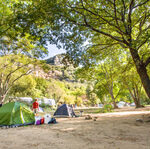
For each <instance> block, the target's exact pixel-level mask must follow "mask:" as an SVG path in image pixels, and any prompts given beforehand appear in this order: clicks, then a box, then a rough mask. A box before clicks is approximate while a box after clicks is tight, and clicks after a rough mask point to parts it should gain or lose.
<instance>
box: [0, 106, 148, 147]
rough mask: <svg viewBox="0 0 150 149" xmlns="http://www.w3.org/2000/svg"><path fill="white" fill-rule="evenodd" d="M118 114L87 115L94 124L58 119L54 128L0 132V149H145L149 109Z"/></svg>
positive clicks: (29, 127)
mask: <svg viewBox="0 0 150 149" xmlns="http://www.w3.org/2000/svg"><path fill="white" fill-rule="evenodd" d="M145 110H147V111H145ZM120 111H121V112H119V110H117V112H115V113H106V114H105V113H104V114H93V115H91V116H92V117H93V118H94V117H97V119H96V121H94V120H93V119H90V120H85V117H78V118H58V119H57V122H58V123H57V124H49V125H39V126H35V125H32V126H25V127H18V128H9V129H0V132H1V133H0V148H2V149H26V148H28V149H83V148H84V149H149V148H150V122H148V120H149V119H150V118H149V116H150V111H149V108H147V109H145V108H144V109H138V110H137V109H135V110H134V109H133V108H132V109H130V111H125V112H124V111H123V110H120ZM122 111H123V112H122ZM137 119H141V120H143V122H142V121H137Z"/></svg>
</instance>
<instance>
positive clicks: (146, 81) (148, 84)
mask: <svg viewBox="0 0 150 149" xmlns="http://www.w3.org/2000/svg"><path fill="white" fill-rule="evenodd" d="M130 52H131V55H132V58H133V60H134V63H135V66H136V70H137V72H138V74H139V76H140V79H141V82H142V84H143V87H144V89H145V92H146V94H147V96H148V97H149V99H150V78H149V76H148V73H147V70H146V66H145V64H144V63H143V61H142V60H141V59H140V57H139V55H138V52H137V50H135V49H133V48H130Z"/></svg>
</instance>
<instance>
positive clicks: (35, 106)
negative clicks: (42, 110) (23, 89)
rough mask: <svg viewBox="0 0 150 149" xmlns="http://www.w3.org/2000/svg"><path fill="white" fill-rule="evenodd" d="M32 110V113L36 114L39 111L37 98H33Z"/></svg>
mask: <svg viewBox="0 0 150 149" xmlns="http://www.w3.org/2000/svg"><path fill="white" fill-rule="evenodd" d="M32 110H33V112H34V114H35V115H37V113H38V111H39V103H38V100H37V99H35V101H34V102H33V104H32Z"/></svg>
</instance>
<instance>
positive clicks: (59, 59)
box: [46, 54, 63, 66]
mask: <svg viewBox="0 0 150 149" xmlns="http://www.w3.org/2000/svg"><path fill="white" fill-rule="evenodd" d="M62 60H63V55H62V54H58V55H56V56H54V57H51V58H49V59H47V60H46V62H47V63H48V64H50V65H56V66H63V64H62Z"/></svg>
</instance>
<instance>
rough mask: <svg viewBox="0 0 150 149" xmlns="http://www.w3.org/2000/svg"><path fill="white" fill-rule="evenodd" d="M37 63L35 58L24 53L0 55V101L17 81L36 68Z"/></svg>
mask: <svg viewBox="0 0 150 149" xmlns="http://www.w3.org/2000/svg"><path fill="white" fill-rule="evenodd" d="M35 64H37V61H36V60H35V59H30V58H28V57H27V56H24V55H19V54H18V55H14V54H11V55H6V56H2V57H0V101H4V100H5V97H6V95H7V94H8V93H9V91H10V89H11V88H12V87H13V85H14V84H15V83H16V81H18V80H19V79H20V78H22V77H23V76H26V75H28V74H30V73H31V72H32V71H33V70H34V65H35Z"/></svg>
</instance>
